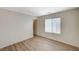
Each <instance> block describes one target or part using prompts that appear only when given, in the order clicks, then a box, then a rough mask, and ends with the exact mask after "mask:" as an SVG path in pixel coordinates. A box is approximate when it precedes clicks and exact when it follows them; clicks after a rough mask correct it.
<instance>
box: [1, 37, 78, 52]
mask: <svg viewBox="0 0 79 59" xmlns="http://www.w3.org/2000/svg"><path fill="white" fill-rule="evenodd" d="M1 51H79V49H78V48H76V47H73V46H71V45H67V44H64V43H60V42H57V41H54V40H51V39H47V38H43V37H40V36H35V37H33V38H31V39H28V40H25V41H22V42H19V43H17V44H14V45H11V46H8V47H5V48H3V49H1Z"/></svg>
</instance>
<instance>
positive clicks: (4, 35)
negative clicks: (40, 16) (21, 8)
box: [0, 9, 33, 48]
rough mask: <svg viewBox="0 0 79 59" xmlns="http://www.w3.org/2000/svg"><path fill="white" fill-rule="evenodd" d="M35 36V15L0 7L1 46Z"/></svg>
mask: <svg viewBox="0 0 79 59" xmlns="http://www.w3.org/2000/svg"><path fill="white" fill-rule="evenodd" d="M31 37H33V17H32V16H29V15H25V14H21V13H16V12H11V11H8V10H2V9H0V48H3V47H5V46H8V45H11V44H14V43H17V42H20V41H22V40H25V39H28V38H31Z"/></svg>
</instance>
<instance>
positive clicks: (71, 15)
mask: <svg viewBox="0 0 79 59" xmlns="http://www.w3.org/2000/svg"><path fill="white" fill-rule="evenodd" d="M54 17H60V18H61V22H62V25H61V31H62V32H61V34H60V35H58V34H54V33H46V32H45V19H49V18H54ZM37 20H38V21H37V23H36V25H37V26H36V31H35V34H36V35H40V36H43V37H46V38H50V39H53V40H56V41H60V42H64V43H67V44H71V45H73V46H77V47H79V9H73V10H69V11H64V12H59V13H55V14H50V15H46V16H41V17H38V19H37Z"/></svg>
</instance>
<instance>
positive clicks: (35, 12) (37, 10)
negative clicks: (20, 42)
mask: <svg viewBox="0 0 79 59" xmlns="http://www.w3.org/2000/svg"><path fill="white" fill-rule="evenodd" d="M2 9H7V10H10V11H14V12H19V13H23V14H27V15H31V16H42V15H47V14H50V13H56V12H60V11H64V10H69V9H74V7H2Z"/></svg>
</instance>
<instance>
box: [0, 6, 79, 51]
mask: <svg viewBox="0 0 79 59" xmlns="http://www.w3.org/2000/svg"><path fill="white" fill-rule="evenodd" d="M0 51H79V8H77V7H0Z"/></svg>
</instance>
